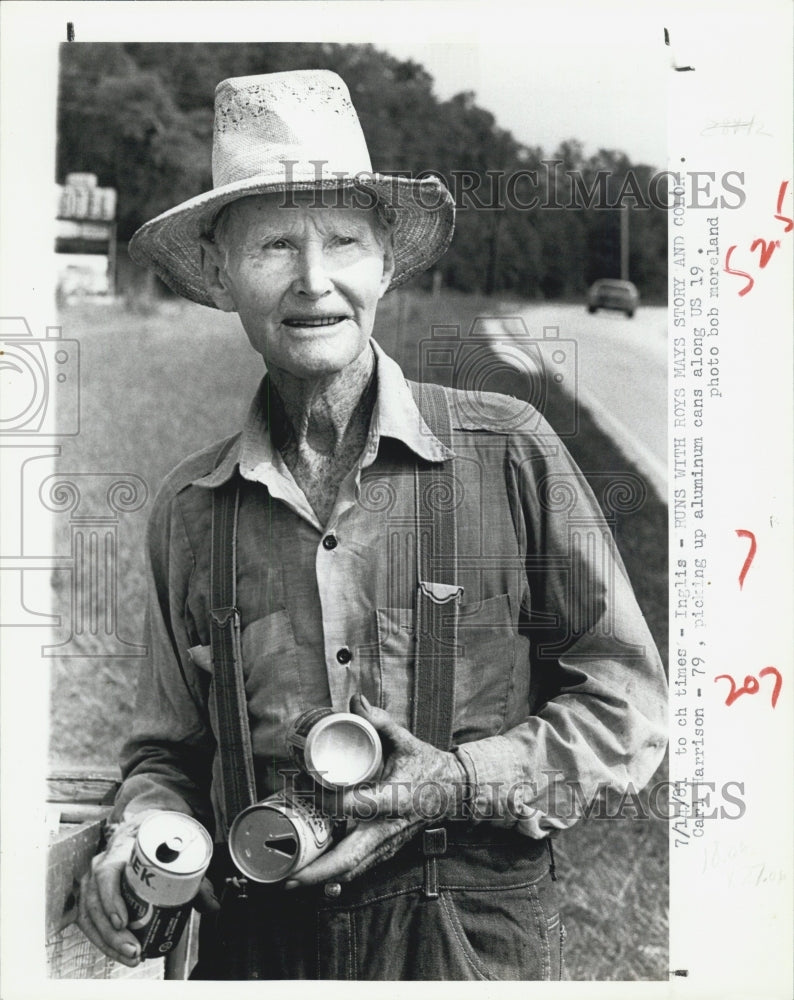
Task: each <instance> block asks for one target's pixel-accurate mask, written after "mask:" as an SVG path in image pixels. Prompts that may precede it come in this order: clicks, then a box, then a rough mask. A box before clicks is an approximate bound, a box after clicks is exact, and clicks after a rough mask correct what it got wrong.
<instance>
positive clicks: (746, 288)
mask: <svg viewBox="0 0 794 1000" xmlns="http://www.w3.org/2000/svg"><path fill="white" fill-rule="evenodd" d="M735 249H736V247H735V246H732V247H728V252H727V253H726V254H725V268H724V270H725V272H726V273H727V274H735V275H736V277H737V278H747V284H746V285H745V286H744V288H740V289H739V295H746V294H747V293H748V292H749V291H750V289H751V288H752V287H753V285H754V284H755V281H754V280H753V279H752V278H751V277H750V275H749V274H748V273H747V271H738V270H735V269H734V268H732V267H731V257H732V256H733V251H734V250H735Z"/></svg>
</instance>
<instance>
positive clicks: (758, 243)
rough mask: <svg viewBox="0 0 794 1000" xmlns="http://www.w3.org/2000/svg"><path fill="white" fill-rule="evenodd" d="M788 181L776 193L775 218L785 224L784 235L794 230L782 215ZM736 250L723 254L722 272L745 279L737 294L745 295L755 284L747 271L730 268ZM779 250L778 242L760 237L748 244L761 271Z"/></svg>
mask: <svg viewBox="0 0 794 1000" xmlns="http://www.w3.org/2000/svg"><path fill="white" fill-rule="evenodd" d="M788 185H789V182H788V181H782V182H781V184H780V187H779V188H778V193H777V214H776V215H775V218H776V219H777V221H778V222H782V223H784V224H785V227H786V228H785V229H784V230H783V232H784V233H790V232H791V230H792V229H794V219H791V218H789V217H788V216H787V215H783V214H782V213H783V201H784V199H785V197H786V191H787V190H788ZM735 249H736V245H734V246H731V247H728V252H727V253H726V254H725V267H724V268H723V271H725V273H726V274H733V275H734V276H735V277H737V278H746V279H747V284H746V285H745V286H744V288H740V289H739V292H738V294H739V295H746V294H747V293H748V292H749V291H750V290H751V289H752V287H753V285H754V284H755V279H754V278H752V277H751V276H750V275H749V274H748V273H747V271H740V270H739V269H738V268H735V267H731V257H732V256H733V251H734V250H735ZM779 249H780V240H765V239H763V238H762V237H761V236H758V237H757V238H756V239H754V240H753V242H752V243H751V244H750V253H755V251H756V250H758V251H759V261H758V264H759V267H760V268H761V269H762V270H763V268H765V267H766V265H767V264H768V263H769V262H770V260H772V255H773V254H774V252H775V250H779Z"/></svg>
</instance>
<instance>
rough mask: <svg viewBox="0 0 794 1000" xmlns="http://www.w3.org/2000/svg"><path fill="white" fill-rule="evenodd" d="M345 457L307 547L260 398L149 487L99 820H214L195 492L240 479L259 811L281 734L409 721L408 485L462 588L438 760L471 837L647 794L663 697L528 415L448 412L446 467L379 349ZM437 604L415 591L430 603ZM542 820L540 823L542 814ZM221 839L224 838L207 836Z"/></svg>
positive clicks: (240, 556) (568, 487)
mask: <svg viewBox="0 0 794 1000" xmlns="http://www.w3.org/2000/svg"><path fill="white" fill-rule="evenodd" d="M373 350H374V352H375V355H376V361H377V383H378V389H377V400H376V403H375V408H374V412H373V417H372V421H371V426H370V430H369V435H368V438H367V441H366V444H365V447H364V450H363V452H362V455H361V457H360V459H359V461H358V463H357V464H356V466H355V467H354V468H353V469H351V471H350V473H349V474H348V476H347V477H346V478H345V479H344V480H343V482H342V483H341V485H340V488H339V491H338V495H337V499H336V504H335V506H334V509H333V511H332V513H331V516H330V519H329V522H328V523H327V524H325V525H321V524H320V523H319V522H318V520H317V517H316V515H315V513H314V511H313V509H312V508H311V506H310V504H309V503H308V501H307V500H306V497H305V496H304V494H303V492H302V491H301V489H300V488H299V486H298V485H297V483H296V482H295V480H294V479H293V477H292V475H291V473H290V471H289V469H288V468H287V466H286V464H285V463H284V461H283V459H282V457H281V455H280V453H279V452H278V451H277V450H276V449H275V448H274V447H273V445H272V443H271V440H270V434H269V427H268V412H267V400H268V382H267V377H266V378H265V380H264V381H263V384H262V386H261V387H260V390H259V392H258V393H257V396H256V398H255V399H254V402H253V404H252V406H251V410H250V412H249V416H248V419H247V421H246V424H245V427H244V429H243V431H242V433H241V434H240V435H239V436H237V437H235V438H233V439H231V440H230V441H228V442H226V443H225V444H223V445H220V446H219V445H214V446H213V447H211V448H208V449H205V450H204V451H202V452H200V453H198V454H197V455H194V456H192V457H191V458H189V459H187V460H186V461H185V462H183V463H182V464H181V465H180V466H178V467H177V469H175V470H174V471H173V472H172V473H171V474H170V475H169V476H168V478H167V479H166V481H165V483H164V485H163V487H162V489H161V490H160V493H159V494H158V497H157V500H156V502H155V505H154V510H153V513H152V517H151V521H150V526H149V534H148V549H149V558H150V600H149V611H148V626H147V627H148V638H147V642H148V647H149V656H148V658H147V660H146V661H145V662H144V665H143V667H142V673H141V677H140V681H139V688H138V701H137V706H136V712H135V721H134V728H133V735H132V737H131V739H130V740H129V741H128V743H127V744H126V746H125V749H124V752H123V759H122V771H123V774H124V776H125V781H124V784H123V786H122V789H121V792H120V794H119V797H118V798H117V804H116V810H115V813H114V818H115V819H119V818H121V816H122V815H125V816H130V815H131V814H133V813H135V812H138V811H141V810H143V809H147V808H169V809H177V810H180V811H188V812H191V813H193V814H195V815H197V816H198V817H199V818H200V819H204V820H205V821H206V822H212V820H213V814H214V818H215V819H219V818H221V817H222V815H223V804H222V796H221V793H220V769H219V763H218V761H217V760H216V759H215V744H216V737H215V729H216V719H215V716H214V712H213V706H212V699H211V698H210V696H209V690H210V683H211V674H212V662H211V656H210V651H209V566H210V545H209V540H210V523H211V507H212V491H213V489H214V488H215V487H217V486H219V485H221V484H223V483H225V482H227V481H228V480H229V479H230V478H231V477H233V476H238V478H239V482H240V510H239V523H238V542H237V604H238V608H239V611H240V615H241V621H242V657H243V672H244V677H245V689H246V698H247V703H248V710H249V718H250V724H251V737H252V746H253V751H254V761H255V769H256V777H257V787H258V792H259V794H260V795H261V796H262V797H264V796H265V795H267V794H270V793H271V792H273V791H275V790H276V789H277V788H279V787H280V786H281V782H280V779H279V774H278V772H279V768H281V767H283V766H285V764H287V762H288V755H287V749H286V743H285V735H286V730H287V728H288V726H289V724H290V722H291V721H292V720H293V719H294V718H295V717H296V716H297V715H299V714H300V713H301V712H303V711H305V710H306V709H308V708H313V707H319V706H330V707H332V708H334V709H335V710H337V711H346V710H347V709H348V704H349V700H350V697H351V695H352V694H354V693H356V692H361V693H362V694H364V695H365V696H366V697H367V698H368V699H369V701H370V702H372V703H373V704H375V705H380V706H381V707H382V708H384V709H386V710H387V711H388V712H389V713H390V714H391V716H392V717H393V718H394V719H395V721H396V722H398V723H400V724H401V725H403V726H406V727H408V728H410V726H411V721H412V712H413V705H412V692H413V655H414V650H415V636H414V606H415V594H416V588H417V574H416V562H415V547H416V534H415V533H416V512H415V508H416V496H415V492H414V482H415V476H414V470H415V468H416V465H417V463H418V462H419V463H428V462H429V463H444V468H445V469H447V470H448V475H450V476H454V477H455V480H456V483H457V497H458V503H459V506H458V510H457V522H458V544H457V549H458V551H457V560H456V566H455V572H456V574H457V585H458V586H460V587H462V588H463V597H462V601H461V605H460V614H459V634H458V644H459V645H458V655H457V656H456V666H455V722H454V732H453V738H454V740H455V742H456V743H457V744H458V745H459V746H460V751H459V753H460V758H461V761H462V763H463V764H464V767H465V768H466V771H467V774H468V777H469V780H470V783H471V790H472V795H471V802H472V804H473V806H474V808H475V812H476V814H477V815H479V816H487V817H491V816H492V817H494V819H495V821H498V822H500V823H503V824H507V825H514V826H516V827H517V828H518V830H519V831H520V832H522V833H525V834H527V835H530V836H535V837H537V836H543V835H544V834H545V833H547V832H548V831H549V830H550V829H553V828H555V827H563V826H568V825H570V824H571V823H573V822H575V820H576V818H577V816H578V812H576V811H575V810H571V809H567V808H562V809H561V808H559V803H557V799H556V797H555V795H556V793H555V795H553V794H551V793H550V790H551V788H552V786H553V785H554V782H555V781H559V780H560V778H561V777H562V778H563V779H564V780H565V781H567V782H569V783H572V786H573V785H575V786H576V788H577V790H578V791H577V794H578V796H579V802H581V800H587V799H588V798H589V797H591V796H592V795H593V794H595V792H596V791H597V790H598V788H599V787H602V786H603V785H605V784H606V785H610V786H612V787H616V788H619V789H625V788H626V787H627V786H628V785H629V784H630V783H633V784H634V786H635V787H640V786H641V785H642V784H644V783H645V782H646V781H647V780H648V779H649V778H650V776H651V774H652V773H653V771H654V769H655V768H656V766H657V764H658V763H659V760H660V759H661V756H662V754H663V751H664V746H665V743H666V740H665V735H664V734H665V717H666V708H665V706H666V687H665V681H664V674H663V670H662V667H661V663H660V661H659V657H658V654H657V653H656V650H655V647H654V644H653V641H652V639H651V637H650V634H649V632H648V629H647V627H646V625H645V622H644V619H643V617H642V614H641V612H640V611H639V608H638V607H637V604H636V601H635V599H634V596H633V593H632V591H631V587H630V584H629V582H628V580H627V578H626V575H625V571H624V569H623V566H622V563H621V561H620V558H619V556H618V555H617V553H616V551H615V548H614V544H613V542H612V538H611V535H610V532H609V529H608V527H607V526H606V524H605V522H604V519H603V516H602V514H601V511H600V509H599V506H598V503H597V502H596V500H595V498H594V496H593V495H592V493H591V491H590V489H589V487H588V486H587V484H586V483H585V481H584V478H583V477H582V475H581V473H580V472H579V470H578V469H577V468H576V466H575V465H574V464H573V462H572V461H571V459H570V457H569V456H568V454H567V452H566V451H565V449H564V447H563V446H562V444H561V442H560V441H559V439H558V438H557V437H556V435H554V433H553V432H552V431H551V429H550V428H549V427H548V425H547V424H545V422H544V421H543V420H542V418H541V417H540V416H539V415H538V414H537V412H536V411H534V410H533V409H532V408H531V407H530V406H528V404H526V403H523V402H521V401H517V400H514V399H511V398H509V397H504V396H497V395H494V394H479V395H478V396H476V397H474V396H472V395H471V394H466V393H462V392H455V391H453V390H449V392H448V397H447V398H448V401H449V404H450V412H451V417H452V429H453V435H452V441H451V448H448V447H447V446H446V445H445V444H443V443H442V442H441V441H439V440H438V439H437V438H436V437H435V436H434V435H433V434H432V433H431V431H430V430H429V428H428V426H427V424H426V423H425V421H424V419H423V417H422V414H421V413H420V411H419V409H418V408H417V405H416V403H415V402H414V397H413V394H412V392H411V389H410V387H409V385H408V384H407V383H406V381H405V379H404V376H403V375H402V372H401V370H400V368H399V367H398V366H397V365H396V364H395V363H394V362H393V361H392V360H391V359H390V358H388V357H387V356H386V355H385V354H384V353H383V352H382V351H381V350H380V348H378V346H377V345H376V344H374V343H373ZM430 584H431V586H432V581H430ZM555 803H556V804H555ZM218 829H219V830H222V829H223V824H222V823H219V824H218Z"/></svg>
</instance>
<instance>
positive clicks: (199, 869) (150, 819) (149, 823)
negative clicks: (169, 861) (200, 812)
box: [135, 809, 214, 879]
mask: <svg viewBox="0 0 794 1000" xmlns="http://www.w3.org/2000/svg"><path fill="white" fill-rule="evenodd" d="M175 818H178V821H179V822H181V823H186V824H188V825H189V826H190V828H191V829H192V830H193V831H194V832H195V835H196V837H197V838H199V839H201V840H203V841H204V847H205V851H204V855H203V858H204V860H203V861H201V863H200V864H198V865H196V867H195V868H191V869H190V870H189V871H174V870H173V869H172V868H169V867H168V866H167V865H165V864H164V863H163V862H162V861H159V860H158V859H157V857H156V856H153V852H152V851H151V850H150V844H149V843H144V840H143V838H144V836H146V837H147V838H148V837H149V836H150V835H151V832H150V830H147V829H146V827H150V828H153V827H154V825H155V823H163V822H167V821H170V822H173V821H174V819H175ZM169 832H170V831H169ZM164 836H165V834H163V837H164ZM135 839H136V841H137V844H138V850H139V851H140V852H141V854H143V855H144V857H145V858H146V859H147V861H148V862H149V863H150V864H151V865H156V866H157V867H158V868H159V869H160V870H161V871H163V872H167V874H168V876H169V878H174V879H191V878H195V877H196V876H197V875H198V874H199V873H201V874H202V875H203V874H204V872H205V871H206V870H207V868H208V866H209V863H210V860H211V858H212V851H213V847H214V845H213V843H212V838H211V837H210V835H209V832H208V831H207V829H206V828H205V826H204V824H203V823H200V822H199V820H197V819H196V818H195V817H194V816H189V815H188V814H187V813H181V812H176V811H175V810H170V809H161V810H158V811H157V812H153V813H151V815H149V816H146V817H145V818H144V819H143V820H142V822H141V825H140V826H139V827H138V832H137V835H136V838H135ZM152 839H153V840H157V839H159V838H158V837H153V838H152Z"/></svg>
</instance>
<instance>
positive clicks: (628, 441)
mask: <svg viewBox="0 0 794 1000" xmlns="http://www.w3.org/2000/svg"><path fill="white" fill-rule="evenodd" d="M496 322H498V321H496ZM485 332H486V335H487V336H489V339H491V349H492V351H493V353H494V355H495V356H496V357H497V358H498V359H499V360H500V361H501V362H502V363H503V364H504V365H506V366H507V367H514V359H513V358H512V357H511V356H510V355H509V354H507V353H505V352H504V351H502V350H500V349H499V344H498V342H497V341H496V340H495V339H493V338H492V337H491V336H490V332H489V330H488V328H487V327H486V330H485ZM576 393H577V400H578V402H579V403H580V404H581V405H582V406H584V407H585V408H586V409H587V410H589V412H590V414H591V416H592V417H593V420H595V422H596V424H598V426H599V427H600V428H601V430H602V431H604V433H605V434H607V435H608V436H609V437H610V438H611V439H612V440H613V442H614V443H615V444H616V445H617V447H618V448H619V449H620V450H621V451H622V452H623V454H624V455H625V456H626V458H627V459H628V460H629V461H630V462H632V463H633V464H634V465H636V466H637V468H638V469H639V471H640V472H641V473H642V474H643V475H644V476H645V477H646V479H647V480H648V481H649V483H650V485H651V486H652V487H653V489H654V491H655V492H656V494H657V495H658V497H659V499H660V500H661V501H662V502H663V503H667V464H666V463H665V462H662V461H661V460H660V459H659V458H657V456H656V455H654V453H653V452H652V451H651V450H650V448H648V446H647V445H646V444H645V443H644V442H643V441H642V440H641V439H640V438H639V437H638V436H637V435H636V434H635V433H634V432H633V431H632V430H631V429H630V428H628V427H627V426H626V425H625V424H624V423H623V421H621V420H618V418H617V417H615V416H614V415H613V414H612V413H611V412H610V410H609V409H608V408H607V407H606V406H604V405H603V403H601V402H600V400H598V399H597V398H596V397H595V396H594V395H593V394H592V393H591V392H588V391H587V390H586V389H585V388H584V387H583V386H581V385H577V387H576Z"/></svg>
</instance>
